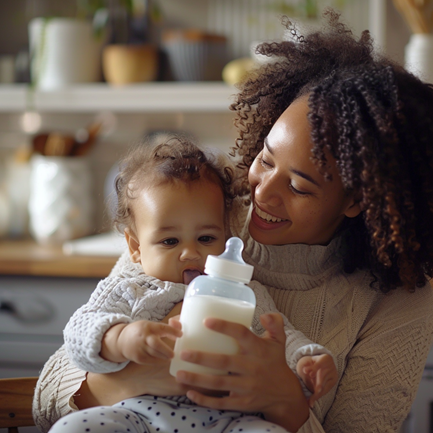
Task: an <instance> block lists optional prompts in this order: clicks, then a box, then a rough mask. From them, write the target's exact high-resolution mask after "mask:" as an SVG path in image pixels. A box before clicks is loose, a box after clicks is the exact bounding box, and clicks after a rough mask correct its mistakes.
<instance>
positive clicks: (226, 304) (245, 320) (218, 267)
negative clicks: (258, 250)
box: [170, 237, 256, 376]
mask: <svg viewBox="0 0 433 433" xmlns="http://www.w3.org/2000/svg"><path fill="white" fill-rule="evenodd" d="M243 247H244V244H243V242H242V240H241V239H239V238H236V237H233V238H230V239H229V240H228V241H227V242H226V249H225V251H224V253H222V254H221V255H220V256H212V255H209V256H208V257H207V259H206V264H205V269H204V271H205V273H206V274H207V275H201V276H199V277H197V278H195V279H194V280H193V281H191V283H190V284H189V286H188V288H187V289H186V293H185V299H184V301H183V306H182V312H181V314H180V322H181V323H182V332H183V335H182V337H180V338H178V339H177V340H176V344H175V346H174V358H173V359H172V360H171V365H170V374H172V375H173V376H176V373H177V371H178V370H186V371H191V372H194V373H202V374H227V371H222V370H216V369H214V368H209V367H204V366H202V365H197V364H192V363H190V362H186V361H182V360H181V359H180V352H181V351H182V350H185V349H191V350H199V351H202V352H212V353H223V354H227V355H234V354H236V353H237V352H238V344H237V342H236V341H235V340H234V339H233V338H232V337H229V336H227V335H223V334H220V333H218V332H215V331H212V330H210V329H208V328H206V327H205V326H204V324H203V321H204V319H206V318H207V317H214V318H218V319H223V320H228V321H230V322H236V323H240V324H242V325H244V326H246V327H247V328H250V327H251V323H252V320H253V315H254V309H255V307H256V297H255V295H254V292H253V291H252V290H251V289H250V288H249V287H248V286H246V285H245V283H249V282H250V280H251V276H252V275H253V266H251V265H248V264H246V263H245V262H244V260H243V259H242V249H243Z"/></svg>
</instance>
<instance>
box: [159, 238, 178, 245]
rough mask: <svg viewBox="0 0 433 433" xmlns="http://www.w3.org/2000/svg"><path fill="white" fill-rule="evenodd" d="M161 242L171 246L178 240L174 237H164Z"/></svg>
mask: <svg viewBox="0 0 433 433" xmlns="http://www.w3.org/2000/svg"><path fill="white" fill-rule="evenodd" d="M161 243H162V244H164V245H167V246H169V247H172V246H174V245H177V244H178V243H179V241H178V240H177V239H176V238H170V239H164V240H163V241H162V242H161Z"/></svg>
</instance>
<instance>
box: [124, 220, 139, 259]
mask: <svg viewBox="0 0 433 433" xmlns="http://www.w3.org/2000/svg"><path fill="white" fill-rule="evenodd" d="M124 233H125V239H126V243H127V244H128V248H129V257H131V261H132V262H133V263H141V255H140V242H139V241H138V238H137V237H136V236H135V234H134V233H133V232H132V230H131V229H130V228H129V227H127V228H126V229H125V230H124Z"/></svg>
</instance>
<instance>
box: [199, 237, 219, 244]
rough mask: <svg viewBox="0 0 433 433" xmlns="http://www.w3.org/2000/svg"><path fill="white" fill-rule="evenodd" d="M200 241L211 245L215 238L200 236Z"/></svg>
mask: <svg viewBox="0 0 433 433" xmlns="http://www.w3.org/2000/svg"><path fill="white" fill-rule="evenodd" d="M198 240H199V241H200V242H202V243H204V244H210V243H211V242H212V241H214V240H215V238H214V237H213V236H200V237H199V238H198Z"/></svg>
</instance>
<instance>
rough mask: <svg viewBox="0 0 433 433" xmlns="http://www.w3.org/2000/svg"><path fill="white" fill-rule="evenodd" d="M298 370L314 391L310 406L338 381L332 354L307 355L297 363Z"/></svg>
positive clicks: (312, 391) (309, 388) (307, 385)
mask: <svg viewBox="0 0 433 433" xmlns="http://www.w3.org/2000/svg"><path fill="white" fill-rule="evenodd" d="M296 372H297V373H298V375H299V377H300V378H301V379H302V380H303V381H304V383H305V385H306V387H307V388H308V390H309V391H310V392H311V393H312V396H311V397H310V399H309V404H310V407H313V406H314V403H315V402H316V401H317V400H318V399H319V398H320V397H322V396H324V395H325V394H327V393H328V392H329V391H330V390H331V389H332V388H333V387H334V385H335V384H336V383H337V379H338V372H337V367H336V366H335V363H334V360H333V359H332V356H331V355H328V354H327V353H324V354H323V355H313V356H311V355H306V356H303V357H302V358H301V359H299V361H298V362H297V364H296Z"/></svg>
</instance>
